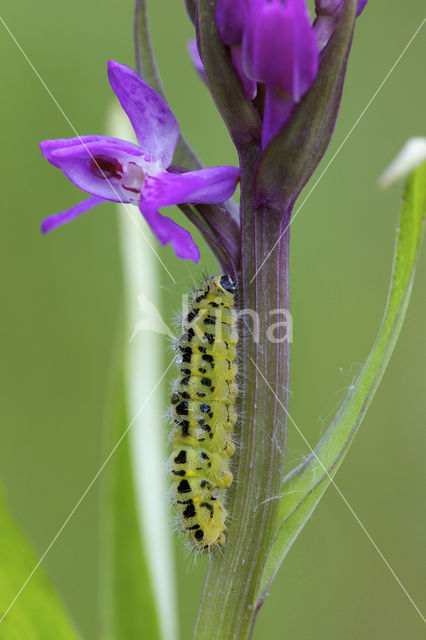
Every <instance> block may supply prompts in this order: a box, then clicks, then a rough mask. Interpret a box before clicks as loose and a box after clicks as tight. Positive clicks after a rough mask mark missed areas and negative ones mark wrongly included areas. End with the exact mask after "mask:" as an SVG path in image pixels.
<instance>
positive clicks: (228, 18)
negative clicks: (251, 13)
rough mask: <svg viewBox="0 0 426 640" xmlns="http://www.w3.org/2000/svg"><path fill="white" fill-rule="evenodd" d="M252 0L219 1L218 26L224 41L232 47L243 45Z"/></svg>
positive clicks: (217, 11) (217, 7) (217, 10)
mask: <svg viewBox="0 0 426 640" xmlns="http://www.w3.org/2000/svg"><path fill="white" fill-rule="evenodd" d="M249 2H250V0H218V3H217V6H216V24H217V29H218V31H219V35H220V37H221V39H222V41H223V42H224V43H225V44H226V45H228V46H229V47H230V46H233V45H236V44H241V41H242V39H243V30H244V27H245V21H246V17H247V8H248V4H249Z"/></svg>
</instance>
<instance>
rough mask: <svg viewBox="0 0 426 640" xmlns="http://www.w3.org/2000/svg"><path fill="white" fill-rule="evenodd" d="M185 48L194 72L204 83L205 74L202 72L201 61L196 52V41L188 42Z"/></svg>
mask: <svg viewBox="0 0 426 640" xmlns="http://www.w3.org/2000/svg"><path fill="white" fill-rule="evenodd" d="M186 46H187V48H188V53H189V55H190V58H191V61H192V64H193V66H194V69H195V71H196V72H197V73H198V74H199V76H200V77H201V79H202V80H204V82H207V80H206V72H205V71H204V65H203V61H202V60H201V57H200V53H199V51H198V46H197V41H196V40H195V39H194V40H189V41H188V43H187V45H186Z"/></svg>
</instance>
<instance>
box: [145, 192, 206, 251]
mask: <svg viewBox="0 0 426 640" xmlns="http://www.w3.org/2000/svg"><path fill="white" fill-rule="evenodd" d="M139 208H140V211H141V213H142V215H143V217H144V218H145V220H146V221H147V223H148V224H149V226H150V227H151V229H152V231H153V233H154V234H155V236H156V238H157V240H158V241H159V242H160V244H162V245H165V244H167V243H168V242H170V244H171V245H172V247H173V250H174V252H175V254H176V256H177V257H178V258H181V259H182V260H193V262H195V263H197V262H198V260H199V259H200V252H199V250H198V247H197V245H196V244H195V242H194V241H193V239H192V236H191V234H190V233H189V231H187V230H186V229H183V227H180V226H179V225H178V224H177V222H175V221H174V220H171V219H170V218H167V217H166V216H162V215H161V214H160V213H159V212H158V211H157V210H156V209H153V208H151V207H150V206H147V204H146V203H145V202H143V201H142V199H141V203H140V205H139Z"/></svg>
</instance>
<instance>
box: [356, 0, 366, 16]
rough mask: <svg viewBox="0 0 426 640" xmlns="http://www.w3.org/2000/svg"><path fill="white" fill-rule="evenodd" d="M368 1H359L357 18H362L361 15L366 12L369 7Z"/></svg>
mask: <svg viewBox="0 0 426 640" xmlns="http://www.w3.org/2000/svg"><path fill="white" fill-rule="evenodd" d="M367 2H368V0H358V9H357V12H356V15H357V16H360V15H361V13H362V12H363V11H364V9H365V7H366V5H367Z"/></svg>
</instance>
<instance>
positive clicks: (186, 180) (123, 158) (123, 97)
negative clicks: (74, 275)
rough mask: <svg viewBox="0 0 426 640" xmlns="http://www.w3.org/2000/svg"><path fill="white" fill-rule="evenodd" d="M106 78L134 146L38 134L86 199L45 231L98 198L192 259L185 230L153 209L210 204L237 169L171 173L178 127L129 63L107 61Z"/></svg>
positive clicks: (233, 181)
mask: <svg viewBox="0 0 426 640" xmlns="http://www.w3.org/2000/svg"><path fill="white" fill-rule="evenodd" d="M108 77H109V81H110V84H111V87H112V88H113V90H114V92H115V94H116V96H117V98H118V99H119V101H120V103H121V106H122V107H123V109H124V111H125V112H126V114H127V116H128V117H129V120H130V122H131V123H132V126H133V128H134V130H135V134H136V138H137V140H138V143H139V146H137V145H136V144H133V143H131V142H126V141H124V140H118V139H116V138H110V137H106V136H81V137H77V138H71V139H59V140H45V141H44V142H42V143H41V145H40V147H41V151H42V154H43V156H44V157H45V158H46V159H47V160H48V161H49V162H50V163H51V164H53V165H54V166H55V167H58V169H61V170H62V171H63V172H64V173H65V175H66V176H67V178H69V180H71V182H73V183H74V184H75V185H76V186H77V187H79V189H82V190H83V191H86V192H87V193H90V194H91V197H90V198H88V199H86V200H84V201H83V202H80V203H79V204H77V205H75V206H74V207H71V208H70V209H67V210H66V211H63V212H62V213H58V214H54V215H51V216H49V217H48V218H46V219H45V220H43V222H42V225H41V229H42V231H43V233H47V232H49V231H51V230H52V229H54V228H56V227H59V226H61V225H63V224H66V223H67V222H70V221H71V220H73V219H74V218H76V217H77V216H79V215H81V214H82V213H84V212H85V211H88V210H89V209H91V208H93V207H95V206H97V205H98V204H101V203H103V202H106V201H112V202H121V203H123V204H126V203H128V204H132V205H136V206H138V207H139V209H140V212H141V213H142V215H143V216H144V218H145V220H146V221H147V222H148V224H149V226H150V227H151V229H152V231H153V233H154V234H155V236H156V237H157V239H158V241H159V242H160V243H161V244H163V245H164V244H167V243H168V242H170V244H171V245H172V247H173V249H174V251H175V253H176V255H177V257H178V258H188V259H191V260H193V261H194V262H198V259H199V256H200V254H199V250H198V247H197V246H196V244H195V243H194V241H193V239H192V236H191V234H190V233H189V231H187V230H186V229H183V228H182V227H180V226H179V225H178V224H177V223H176V222H175V221H174V220H171V219H170V218H167V217H165V216H163V215H161V214H160V213H159V212H158V209H159V208H160V207H167V206H170V205H174V204H184V203H202V204H214V203H217V202H222V201H224V200H226V199H228V198H230V197H231V196H232V194H233V193H234V190H235V187H236V185H237V182H238V180H239V173H240V172H239V169H238V168H237V167H232V166H220V167H212V168H208V169H201V170H199V171H188V172H185V173H173V172H171V171H170V165H171V163H172V159H173V154H174V151H175V148H176V144H177V142H178V139H179V135H180V132H179V125H178V123H177V121H176V118H175V116H174V115H173V113H172V111H171V110H170V108H169V107H168V105H167V104H166V102H165V101H164V100H163V99H162V98H161V97H160V96H159V95H158V94H157V93H156V92H155V91H154V90H153V89H151V88H150V87H149V86H148V85H147V84H145V82H143V81H142V80H141V78H140V77H139V76H138V75H137V74H136V72H135V71H133V70H132V69H130V68H129V67H127V66H125V65H122V64H119V63H117V62H113V61H110V62H109V64H108Z"/></svg>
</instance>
